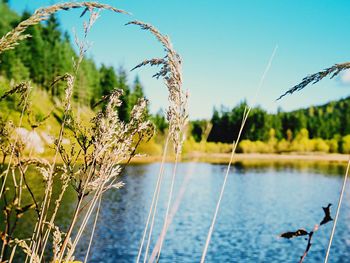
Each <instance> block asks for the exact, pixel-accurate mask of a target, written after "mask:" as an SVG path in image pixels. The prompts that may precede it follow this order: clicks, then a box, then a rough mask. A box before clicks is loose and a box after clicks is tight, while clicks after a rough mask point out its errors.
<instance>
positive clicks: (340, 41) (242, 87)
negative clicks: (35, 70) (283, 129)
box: [10, 0, 350, 119]
mask: <svg viewBox="0 0 350 263" xmlns="http://www.w3.org/2000/svg"><path fill="white" fill-rule="evenodd" d="M101 2H104V3H108V4H112V5H114V6H115V7H118V8H121V9H124V10H126V11H129V12H131V13H132V14H133V15H132V16H130V17H129V16H125V15H115V14H112V13H110V12H108V11H104V12H102V14H101V17H100V19H99V20H98V21H97V24H96V25H95V26H94V28H93V30H92V32H91V35H90V40H91V41H92V42H93V43H94V44H93V46H92V49H91V51H90V54H89V55H90V56H92V57H93V58H94V59H95V61H96V62H98V63H105V64H108V65H114V66H115V67H116V68H117V67H118V66H120V65H123V66H124V67H125V68H126V69H130V68H132V67H133V66H134V65H136V64H137V63H139V62H140V61H142V60H144V59H146V58H152V57H159V56H161V55H162V54H163V53H162V48H161V46H160V45H159V44H158V43H157V42H156V40H155V39H153V37H151V36H150V35H149V34H148V33H147V32H144V31H140V30H139V28H137V27H132V26H129V27H125V26H124V23H125V22H127V21H129V20H134V19H138V20H142V21H145V22H149V23H151V24H153V25H155V26H156V27H158V28H159V29H160V30H161V32H163V33H166V34H168V35H169V36H170V38H171V40H172V42H173V44H174V46H175V48H176V49H177V50H178V52H179V53H180V55H181V56H182V57H183V60H184V86H185V88H187V89H189V91H190V114H191V119H196V118H204V117H206V118H207V117H210V116H211V114H212V110H213V107H214V106H216V107H218V108H219V107H220V105H225V106H227V107H230V108H231V107H233V106H235V105H236V104H237V103H239V102H240V101H242V100H244V99H247V100H248V102H249V101H252V98H253V97H254V94H255V90H256V87H257V85H258V83H259V79H260V78H261V75H262V73H263V71H264V68H265V66H266V64H267V62H268V60H269V57H270V56H271V53H272V51H273V49H274V47H275V45H276V44H278V47H279V48H278V51H277V53H276V56H275V59H274V61H273V63H272V67H271V70H270V72H269V74H268V75H267V78H266V81H265V85H264V86H263V87H262V90H261V92H260V95H259V97H258V99H257V104H259V105H261V106H262V107H263V108H265V109H267V110H268V111H270V112H275V111H276V110H277V108H278V107H279V106H280V107H282V109H284V110H292V109H297V108H301V107H307V106H309V105H314V104H322V103H325V102H327V101H329V100H334V99H339V98H341V97H345V96H348V95H349V94H350V85H349V79H350V78H349V76H350V74H348V75H345V76H343V78H337V79H334V80H326V81H322V82H321V83H320V84H317V85H314V86H310V87H308V88H306V89H305V90H304V91H301V92H299V93H296V94H295V95H292V96H288V97H285V98H284V99H283V100H281V101H279V102H275V99H276V98H277V97H278V96H279V95H280V94H281V93H283V92H284V91H285V90H287V89H288V88H290V87H292V86H293V85H295V84H297V83H298V82H299V81H300V80H301V79H302V78H303V77H304V76H306V75H308V74H310V73H314V72H316V71H318V70H321V69H323V68H325V67H328V66H331V65H333V64H334V63H338V62H345V61H349V60H350V34H349V32H348V25H350V12H349V10H350V1H343V0H325V1H319V0H314V1H311V0H309V1H305V0H299V1H296V0H278V1H277V0H264V1H262V0H255V1H252V0H240V1H238V0H232V1H229V0H215V1H214V0H211V1H209V0H201V1H199V0H197V1H195V0H192V1H190V0H176V1H164V0H120V1H111V0H105V1H101ZM53 3H58V1H52V0H51V1H50V0H36V1H33V0H10V4H11V6H12V7H13V8H14V9H15V10H17V11H19V12H21V11H23V10H24V9H28V10H30V11H34V9H35V8H37V7H39V6H45V5H48V4H53ZM71 13H72V14H71V15H68V12H61V13H60V15H59V18H60V21H61V23H62V29H63V30H67V31H68V32H70V33H72V28H73V27H76V28H77V30H78V29H79V28H80V25H81V23H82V19H79V14H80V12H78V11H74V12H71ZM85 19H86V18H85ZM155 70H156V69H140V70H139V71H138V72H136V73H137V74H138V75H139V76H140V78H141V81H142V83H143V84H144V86H145V92H146V95H147V97H148V98H149V99H150V100H151V109H152V111H156V110H157V109H159V108H160V107H162V108H166V106H167V92H166V89H165V87H164V86H163V83H162V81H161V80H154V79H151V75H152V74H153V73H154V72H155ZM134 76H135V74H134V73H131V74H130V81H132V79H133V78H134Z"/></svg>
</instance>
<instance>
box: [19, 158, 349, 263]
mask: <svg viewBox="0 0 350 263" xmlns="http://www.w3.org/2000/svg"><path fill="white" fill-rule="evenodd" d="M193 165H195V169H194V173H193V174H192V177H191V179H190V181H189V183H188V185H187V189H186V192H185V194H184V198H183V200H182V202H181V205H180V207H179V210H178V212H177V214H176V216H175V218H174V220H173V223H172V225H171V226H170V228H169V231H168V234H167V237H166V240H165V243H164V248H163V250H162V257H161V262H199V260H200V256H201V253H202V249H203V246H204V243H205V239H206V234H207V231H208V228H209V225H210V222H211V219H212V216H213V212H214V209H215V205H216V202H217V198H218V195H219V191H220V187H221V184H222V180H223V177H224V172H225V169H226V165H224V164H208V163H197V164H193V163H183V164H180V166H179V170H178V171H179V172H178V177H177V183H176V186H175V193H177V192H178V191H179V186H180V185H181V182H182V181H183V180H184V178H185V176H186V174H187V173H188V171H189V170H190V169H191V167H193ZM172 166H173V165H172V164H167V165H166V172H165V182H164V185H163V188H162V193H161V199H160V203H159V210H158V214H157V218H156V222H155V229H154V235H153V238H152V246H151V247H153V246H154V244H155V242H156V239H157V236H158V235H159V233H160V230H161V226H162V219H163V216H164V213H165V203H166V191H167V189H168V187H169V183H170V176H171V169H172ZM158 170H159V164H158V163H155V164H147V165H133V166H129V167H128V168H127V169H126V171H125V173H124V175H123V176H122V178H121V179H122V180H123V181H124V182H125V184H126V185H125V187H124V188H123V189H120V190H118V191H110V192H107V193H106V195H105V196H104V198H103V203H102V209H101V211H100V217H99V224H98V226H97V229H96V232H95V239H94V242H93V248H92V251H93V252H92V253H91V257H90V260H89V261H90V262H134V261H135V259H136V256H137V251H138V246H139V243H140V239H141V236H142V232H143V227H144V224H145V222H146V218H147V212H148V209H149V206H150V202H151V198H152V194H153V191H154V187H155V183H156V177H157V174H158ZM344 171H345V167H344V165H339V164H334V163H328V164H324V163H317V164H315V163H314V164H311V163H310V162H306V163H305V162H304V163H298V164H294V165H291V164H288V163H287V164H283V165H278V164H277V163H270V164H267V163H265V164H263V165H262V164H261V163H260V164H252V163H249V164H247V163H236V164H235V165H234V166H233V167H232V169H231V171H230V176H229V179H228V182H227V188H226V191H225V194H224V198H223V201H222V207H221V210H220V213H219V216H218V220H217V224H216V226H215V230H214V233H213V237H212V242H211V244H210V247H209V252H208V256H207V262H297V261H298V259H299V258H300V256H301V254H302V253H303V251H304V249H305V246H306V241H305V240H303V239H302V238H301V239H293V240H282V239H279V238H277V235H278V234H279V233H281V232H284V231H288V230H296V229H298V228H300V227H304V228H307V229H310V228H313V226H314V224H315V223H319V221H320V219H322V217H323V211H322V208H321V207H322V206H325V205H326V204H328V203H333V204H336V203H337V198H338V194H339V191H340V187H341V183H342V177H341V176H340V175H342V174H343V173H344ZM334 175H338V176H334ZM31 184H32V185H33V186H37V187H36V188H35V191H37V193H39V192H40V191H41V190H42V188H41V187H42V183H41V184H40V179H38V177H37V176H35V175H33V176H32V177H31ZM175 196H176V194H175ZM75 200H76V197H75V193H74V191H73V190H72V189H70V190H69V191H68V193H67V194H66V195H65V197H64V207H63V209H62V210H61V211H60V213H59V218H58V219H59V224H60V226H62V227H63V229H65V227H66V226H67V219H66V215H67V214H71V213H72V209H73V207H74V203H75ZM348 201H349V194H346V196H345V200H344V203H343V204H344V206H343V209H342V211H341V215H340V219H339V225H338V228H337V232H336V235H335V240H334V245H333V247H332V254H331V255H332V257H331V262H347V260H348V258H349V257H350V225H349V224H348V222H349V219H350V218H349V217H350V207H349V205H350V203H349V202H348ZM333 214H334V207H333ZM24 222H25V223H23V225H22V226H21V230H20V231H23V232H22V233H23V235H27V234H28V233H30V229H31V228H30V227H29V226H30V223H31V222H30V221H28V220H27V219H25V220H24ZM90 224H92V223H90ZM90 226H91V225H90ZM330 230H331V224H328V225H326V226H325V227H323V228H322V229H321V230H320V231H318V232H317V233H316V234H315V236H314V239H313V240H314V242H313V246H312V248H311V251H310V254H309V255H308V258H307V260H308V261H307V262H320V261H321V260H322V258H323V257H324V252H325V248H326V245H327V238H328V236H329V234H330ZM88 240H89V231H87V232H86V233H85V234H84V236H83V239H82V241H81V243H80V244H79V247H78V250H77V255H76V256H77V258H78V259H83V258H84V255H85V252H86V249H87V245H88Z"/></svg>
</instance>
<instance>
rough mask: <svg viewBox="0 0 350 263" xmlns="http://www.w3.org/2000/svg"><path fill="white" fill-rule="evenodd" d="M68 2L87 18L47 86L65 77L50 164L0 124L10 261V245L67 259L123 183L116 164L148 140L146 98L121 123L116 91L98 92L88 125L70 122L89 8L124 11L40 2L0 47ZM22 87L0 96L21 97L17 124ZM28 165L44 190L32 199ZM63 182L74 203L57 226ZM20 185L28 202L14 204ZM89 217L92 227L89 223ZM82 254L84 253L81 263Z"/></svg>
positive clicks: (30, 257)
mask: <svg viewBox="0 0 350 263" xmlns="http://www.w3.org/2000/svg"><path fill="white" fill-rule="evenodd" d="M75 8H84V10H83V13H82V15H84V14H85V13H86V12H87V11H88V13H89V14H90V16H89V20H88V21H87V22H85V23H84V38H83V39H82V40H79V39H78V38H77V37H76V39H75V42H76V44H77V46H78V49H79V57H78V59H77V60H76V61H75V62H74V72H72V73H66V74H65V75H63V76H57V78H56V79H55V80H53V84H52V85H55V84H56V83H57V82H65V83H66V89H65V98H64V101H63V102H62V105H63V106H62V107H63V109H62V112H63V118H62V120H63V121H62V123H61V128H60V131H59V135H58V137H57V138H56V139H55V141H54V145H53V147H54V149H55V156H54V158H53V160H52V162H49V161H48V160H45V159H39V158H37V157H36V156H35V155H34V153H33V152H32V151H30V153H29V154H26V153H25V152H24V144H23V142H21V140H20V138H19V137H18V136H16V137H15V138H13V136H12V134H13V131H14V130H15V129H16V127H15V126H14V125H13V124H12V123H11V122H4V121H3V122H1V127H0V131H1V134H0V135H1V140H0V146H1V147H0V148H1V151H2V156H3V160H2V166H1V172H2V176H1V179H2V187H1V189H2V191H1V195H0V197H1V198H2V200H3V201H4V203H5V205H6V206H7V207H8V209H7V210H6V211H7V214H6V219H5V220H6V221H5V229H4V231H2V232H1V235H2V240H3V242H2V250H1V261H5V260H8V261H9V262H12V261H13V260H16V255H18V252H16V250H17V248H21V250H22V251H23V252H24V254H25V255H26V260H25V261H26V262H27V261H30V262H42V261H44V260H45V259H46V258H51V259H52V260H53V261H58V262H61V261H62V260H63V261H65V262H66V261H73V260H74V251H75V248H76V246H77V244H78V242H79V240H80V237H81V235H82V233H83V231H84V229H85V227H86V225H87V222H88V221H89V219H90V218H91V215H92V213H93V211H95V208H96V206H97V211H99V206H100V204H101V199H102V196H103V194H104V193H105V192H106V191H108V190H110V189H113V188H114V189H119V188H120V187H123V183H122V182H121V181H120V180H119V175H120V173H121V171H122V170H123V167H125V166H123V167H122V163H124V164H128V163H129V162H130V160H131V158H133V157H134V156H135V155H136V148H137V147H138V145H139V144H140V142H141V141H143V140H148V139H149V138H150V137H152V136H153V133H154V126H153V124H152V123H151V122H150V121H149V120H148V119H147V105H148V101H147V100H145V99H140V100H139V101H138V102H137V104H136V105H135V106H134V108H133V109H132V111H131V114H130V115H131V118H130V121H129V122H128V123H124V122H123V121H121V120H120V119H119V118H118V107H119V106H120V105H121V100H120V96H121V95H122V92H121V91H119V90H115V91H114V92H112V93H111V94H110V95H109V96H108V97H106V98H102V99H104V100H105V102H106V104H107V106H106V107H105V108H104V109H103V110H101V111H99V112H97V114H96V116H95V117H94V118H93V119H92V120H91V122H90V125H89V126H88V127H86V126H83V125H82V124H81V123H80V122H79V121H78V120H77V118H76V117H75V114H74V112H73V111H72V107H71V105H72V94H73V89H74V85H75V79H76V75H77V73H78V71H79V65H80V63H81V62H82V59H83V56H84V55H85V53H86V51H87V49H88V45H87V36H88V32H89V30H90V28H91V27H92V26H93V24H94V23H95V21H96V19H97V18H98V17H99V13H98V12H95V11H94V10H95V9H107V10H111V11H113V12H116V13H126V12H125V11H122V10H119V9H116V8H114V7H111V6H109V5H104V4H99V3H94V2H81V3H63V4H58V5H54V6H51V7H48V8H41V9H39V10H37V11H36V12H35V13H34V14H33V15H32V16H31V17H30V18H28V19H27V20H25V21H23V22H21V23H19V25H18V26H17V27H15V28H14V29H13V30H12V31H10V32H9V33H7V34H6V35H4V36H3V37H2V38H1V39H0V53H2V52H5V51H7V50H10V49H13V48H15V47H16V45H18V44H19V43H20V41H22V40H23V39H26V38H28V37H30V36H29V35H27V34H25V30H26V29H27V28H28V27H29V26H32V25H35V24H38V23H40V22H41V21H44V20H46V19H47V18H48V17H49V16H50V15H51V14H54V13H56V12H58V11H60V10H65V11H67V10H70V9H75ZM169 81H170V80H169ZM29 91H30V87H29V85H28V84H27V83H21V84H19V85H17V86H15V87H14V88H12V89H10V90H9V91H8V92H6V93H5V94H4V95H3V96H2V97H1V98H0V99H4V98H6V97H8V96H14V95H16V94H19V96H20V97H21V106H22V114H21V121H20V122H19V126H18V127H21V126H22V119H23V118H24V116H25V113H26V112H27V111H30V109H29V107H30V103H29V101H28V98H29ZM63 139H65V140H69V141H70V144H69V146H68V147H67V146H64V145H63V144H62V141H63ZM58 160H60V162H61V163H63V165H62V166H59V165H57V164H56V163H57V161H58ZM78 161H83V164H82V165H80V164H78ZM5 165H7V167H5ZM30 167H34V168H35V169H37V170H38V172H39V173H40V174H41V176H42V179H43V181H44V184H45V193H44V197H43V199H42V200H38V197H37V196H35V195H34V193H33V191H32V190H31V188H30V186H29V185H28V183H27V180H26V176H27V171H28V169H29V168H30ZM10 176H12V178H11V179H12V181H13V184H14V188H8V187H7V178H8V177H10ZM54 180H59V181H60V182H61V183H60V184H58V185H56V183H54ZM69 185H71V186H72V187H73V188H74V189H75V191H76V192H77V204H76V208H75V211H74V213H73V215H72V217H71V224H70V226H69V228H68V229H67V230H66V232H65V231H63V230H62V229H60V228H59V227H58V226H57V225H56V223H55V222H56V215H57V213H58V211H59V210H60V208H61V204H62V199H63V196H64V194H65V192H66V190H67V188H68V186H69ZM23 186H26V187H25V188H24V187H23ZM55 187H60V189H59V193H60V194H59V196H58V197H57V198H54V197H53V191H54V190H53V189H54V188H55ZM23 191H28V193H29V195H30V196H31V198H32V201H33V203H32V204H29V205H24V204H22V203H21V201H22V196H23ZM10 197H11V200H10V199H9V198H10ZM51 208H53V209H51ZM30 210H35V212H36V218H34V219H33V220H34V222H35V221H36V224H35V226H34V228H33V234H32V236H31V237H28V238H24V239H18V238H16V237H14V236H13V233H14V230H15V227H16V225H17V223H18V221H20V218H21V216H22V215H23V214H24V213H26V212H28V211H30ZM13 215H15V221H14V222H11V223H10V221H11V220H12V218H13ZM97 215H98V213H97ZM97 215H96V217H95V221H94V227H95V226H96V224H97ZM78 218H80V219H82V223H81V224H80V225H77V224H76V222H77V219H78ZM73 230H75V231H74V232H76V233H77V234H76V235H75V236H74V237H73V236H72V233H73ZM50 237H52V238H53V246H52V247H53V251H49V250H48V249H47V243H48V241H49V239H50ZM92 240H93V235H92V236H91V239H90V245H91V242H92ZM90 245H89V248H88V251H89V250H90ZM87 258H88V257H87V256H86V258H85V262H86V261H87Z"/></svg>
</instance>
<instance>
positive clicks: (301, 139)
mask: <svg viewBox="0 0 350 263" xmlns="http://www.w3.org/2000/svg"><path fill="white" fill-rule="evenodd" d="M0 14H1V19H0V35H4V34H6V33H7V32H8V31H9V30H10V29H12V28H13V27H14V26H15V25H17V24H18V22H19V21H22V20H24V19H26V18H28V17H29V13H27V12H24V13H23V14H21V15H19V14H17V13H15V12H13V11H12V10H11V9H10V8H9V6H8V4H7V1H4V0H2V1H1V0H0ZM27 33H28V34H30V35H31V38H29V39H27V40H26V41H23V42H22V43H21V44H20V45H19V46H18V47H17V48H16V49H14V50H12V51H9V52H5V53H3V54H2V55H0V61H1V62H0V87H1V89H0V96H1V95H2V94H3V93H4V92H6V91H7V90H8V89H9V88H10V87H11V86H13V85H14V84H15V83H17V82H19V81H23V80H27V81H30V82H31V83H32V86H33V87H34V89H33V91H32V95H31V96H32V100H33V105H32V109H31V110H32V112H33V116H34V117H33V116H28V119H27V120H26V121H25V124H24V126H25V128H27V129H28V130H30V129H33V119H35V120H36V121H37V122H38V121H40V120H41V119H44V118H45V116H46V115H47V114H50V117H49V118H48V119H47V120H46V122H45V125H43V126H41V127H38V128H37V131H39V132H41V133H40V136H42V137H45V134H46V132H47V134H50V132H48V130H50V131H53V130H59V125H60V121H61V120H60V116H62V113H61V112H59V110H57V109H58V107H56V105H57V103H58V102H59V101H60V100H59V98H61V97H62V96H63V95H64V94H63V93H64V88H63V86H60V85H51V83H52V82H53V81H54V79H55V78H56V77H57V76H60V75H63V74H64V73H66V72H72V71H73V64H72V58H76V57H77V53H76V51H75V49H74V48H73V43H72V42H73V41H72V40H71V39H70V37H69V35H68V33H67V32H63V31H62V30H61V29H60V23H59V21H58V20H57V18H56V17H55V16H51V17H50V19H49V20H48V21H47V22H45V23H42V24H40V25H37V26H34V27H30V28H29V29H28V32H27ZM114 88H119V89H122V90H123V91H124V95H123V97H122V101H123V105H122V107H121V109H120V111H119V117H120V118H121V119H122V120H124V121H126V122H127V121H128V120H129V112H130V111H131V109H132V107H133V106H134V105H135V103H136V101H137V99H138V98H141V97H144V87H143V86H142V84H141V81H140V80H139V79H138V78H135V79H134V80H132V81H131V82H130V81H129V80H128V75H127V71H126V70H125V69H123V68H122V67H121V68H118V69H115V68H113V67H111V66H107V65H104V64H102V65H97V64H96V63H95V62H94V60H93V59H91V58H84V60H83V62H82V64H81V67H80V71H79V73H78V79H77V82H76V86H75V90H74V105H73V107H75V108H76V109H78V112H79V113H80V116H79V118H80V119H81V120H82V121H88V120H89V118H91V117H92V116H93V111H95V110H96V108H93V105H95V103H96V102H97V101H98V100H99V98H101V96H104V95H107V94H109V93H110V91H111V90H113V89H114ZM349 106H350V98H346V99H341V100H339V101H332V102H329V103H327V104H325V105H322V106H314V107H309V108H305V109H300V110H296V111H292V112H283V111H282V110H279V111H278V112H277V113H268V112H267V111H265V110H264V109H262V108H260V107H255V108H253V109H252V111H251V114H250V117H249V118H248V120H247V123H246V126H245V129H244V133H243V135H242V141H241V142H240V144H239V147H238V152H242V153H286V152H323V153H350V107H349ZM100 107H101V106H100ZM102 107H103V105H102ZM246 107H247V104H246V102H244V101H243V102H241V103H240V104H239V105H236V106H235V107H233V108H232V109H230V108H227V107H223V106H222V107H221V108H220V109H219V110H218V109H214V110H213V115H212V117H211V119H210V120H195V121H191V122H190V125H189V129H188V134H187V140H186V142H185V145H184V153H185V154H186V153H191V152H205V153H228V152H230V150H231V146H230V144H231V143H232V141H233V139H234V138H236V137H237V133H238V131H239V128H240V125H241V121H242V116H243V112H244V110H245V108H246ZM20 110H21V108H20V107H18V106H17V104H16V97H15V96H14V97H9V98H7V99H6V100H5V101H1V102H0V117H1V119H2V120H8V119H11V120H14V121H15V122H16V120H18V118H19V116H20ZM165 115H166V114H165V112H163V111H162V110H159V111H158V112H157V113H149V118H151V119H152V120H153V122H154V123H155V125H156V126H157V128H158V129H157V130H158V132H157V134H156V136H155V137H154V138H153V139H151V140H150V141H149V142H148V143H147V144H146V145H141V147H140V149H139V151H140V152H145V153H147V154H151V155H160V154H161V151H162V145H163V142H164V138H165V136H164V134H165V133H166V131H167V122H166V119H165ZM208 127H211V129H208ZM206 137H207V142H203V140H204V138H206ZM48 152H49V151H48ZM46 154H48V153H47V152H46Z"/></svg>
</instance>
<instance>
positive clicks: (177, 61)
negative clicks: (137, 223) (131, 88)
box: [127, 21, 188, 262]
mask: <svg viewBox="0 0 350 263" xmlns="http://www.w3.org/2000/svg"><path fill="white" fill-rule="evenodd" d="M129 24H133V25H137V26H140V27H141V29H143V30H146V31H149V32H150V33H151V34H153V35H154V36H155V37H156V38H157V40H158V41H159V42H160V43H161V44H162V45H163V47H164V49H165V51H166V56H165V57H164V58H155V59H149V60H145V61H143V62H142V63H140V64H139V65H137V66H136V67H135V68H134V69H136V68H139V67H142V66H145V65H151V66H161V69H160V71H159V72H158V73H156V74H155V75H154V77H156V78H159V77H162V78H163V79H164V82H165V85H166V87H167V88H168V91H169V97H168V100H169V104H170V105H169V108H168V110H167V120H168V122H169V134H168V136H170V138H171V139H172V142H173V146H174V152H175V156H176V157H175V165H174V168H173V176H172V183H171V186H170V190H169V196H168V205H167V209H166V214H165V220H164V224H163V230H162V231H164V229H165V226H166V224H167V222H166V221H167V218H168V213H169V207H170V204H171V200H172V193H173V187H174V183H175V176H176V167H177V162H178V160H179V156H180V154H181V150H182V145H183V141H184V131H185V127H186V125H187V122H188V110H187V99H188V94H187V92H184V91H183V90H182V67H181V64H182V61H181V57H180V56H179V54H178V53H177V52H176V51H175V50H174V48H173V46H172V44H171V41H170V39H169V38H168V37H167V36H164V35H163V34H161V33H160V32H159V30H157V29H156V28H155V27H153V26H152V25H149V24H146V23H144V22H141V21H132V22H129V23H128V24H127V25H129ZM167 141H168V139H167ZM166 145H167V143H166ZM165 150H166V149H165ZM165 150H164V154H166V152H167V151H165ZM164 161H165V158H163V160H162V163H161V167H160V172H159V177H158V179H157V182H158V180H159V183H157V185H156V190H155V193H156V194H154V195H153V198H154V200H155V201H154V202H153V201H152V203H154V207H155V209H154V211H153V204H151V208H150V209H149V215H148V219H147V222H146V227H145V229H144V232H143V237H142V240H141V245H140V248H139V253H138V256H137V259H136V262H139V260H140V256H141V252H142V247H143V243H144V237H145V235H146V232H147V227H148V224H149V218H150V215H151V214H152V213H153V214H152V223H151V229H150V232H149V236H148V242H147V246H146V252H145V257H144V262H146V260H147V258H148V249H149V245H150V240H151V235H152V231H153V223H154V217H155V212H156V204H157V203H158V198H159V193H160V189H161V180H162V174H163V171H162V170H163V165H164ZM157 188H158V189H157ZM153 198H152V199H153ZM162 242H163V241H161V243H162ZM159 255H160V254H159Z"/></svg>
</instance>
